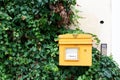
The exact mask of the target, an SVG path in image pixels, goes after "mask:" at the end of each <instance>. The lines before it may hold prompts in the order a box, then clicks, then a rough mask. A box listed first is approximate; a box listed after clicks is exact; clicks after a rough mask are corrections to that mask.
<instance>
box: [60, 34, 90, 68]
mask: <svg viewBox="0 0 120 80" xmlns="http://www.w3.org/2000/svg"><path fill="white" fill-rule="evenodd" d="M59 65H61V66H91V65H92V36H91V35H89V34H76V35H74V34H64V35H59Z"/></svg>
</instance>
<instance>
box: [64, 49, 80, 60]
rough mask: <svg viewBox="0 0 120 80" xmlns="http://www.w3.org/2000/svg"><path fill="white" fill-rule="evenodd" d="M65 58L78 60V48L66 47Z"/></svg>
mask: <svg viewBox="0 0 120 80" xmlns="http://www.w3.org/2000/svg"><path fill="white" fill-rule="evenodd" d="M65 60H78V48H66V57H65Z"/></svg>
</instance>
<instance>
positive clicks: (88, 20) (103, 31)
mask: <svg viewBox="0 0 120 80" xmlns="http://www.w3.org/2000/svg"><path fill="white" fill-rule="evenodd" d="M76 7H77V9H79V10H80V11H81V12H80V13H79V15H80V16H82V17H84V18H82V19H79V22H80V24H79V27H80V28H81V29H82V30H84V31H85V32H90V33H93V34H96V35H97V36H98V37H99V39H100V40H101V43H107V46H108V48H107V54H108V55H110V54H111V47H112V44H111V43H112V42H111V40H112V39H111V35H112V34H111V32H112V31H111V30H112V26H111V0H77V5H76ZM101 20H103V21H104V24H100V21H101Z"/></svg>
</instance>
